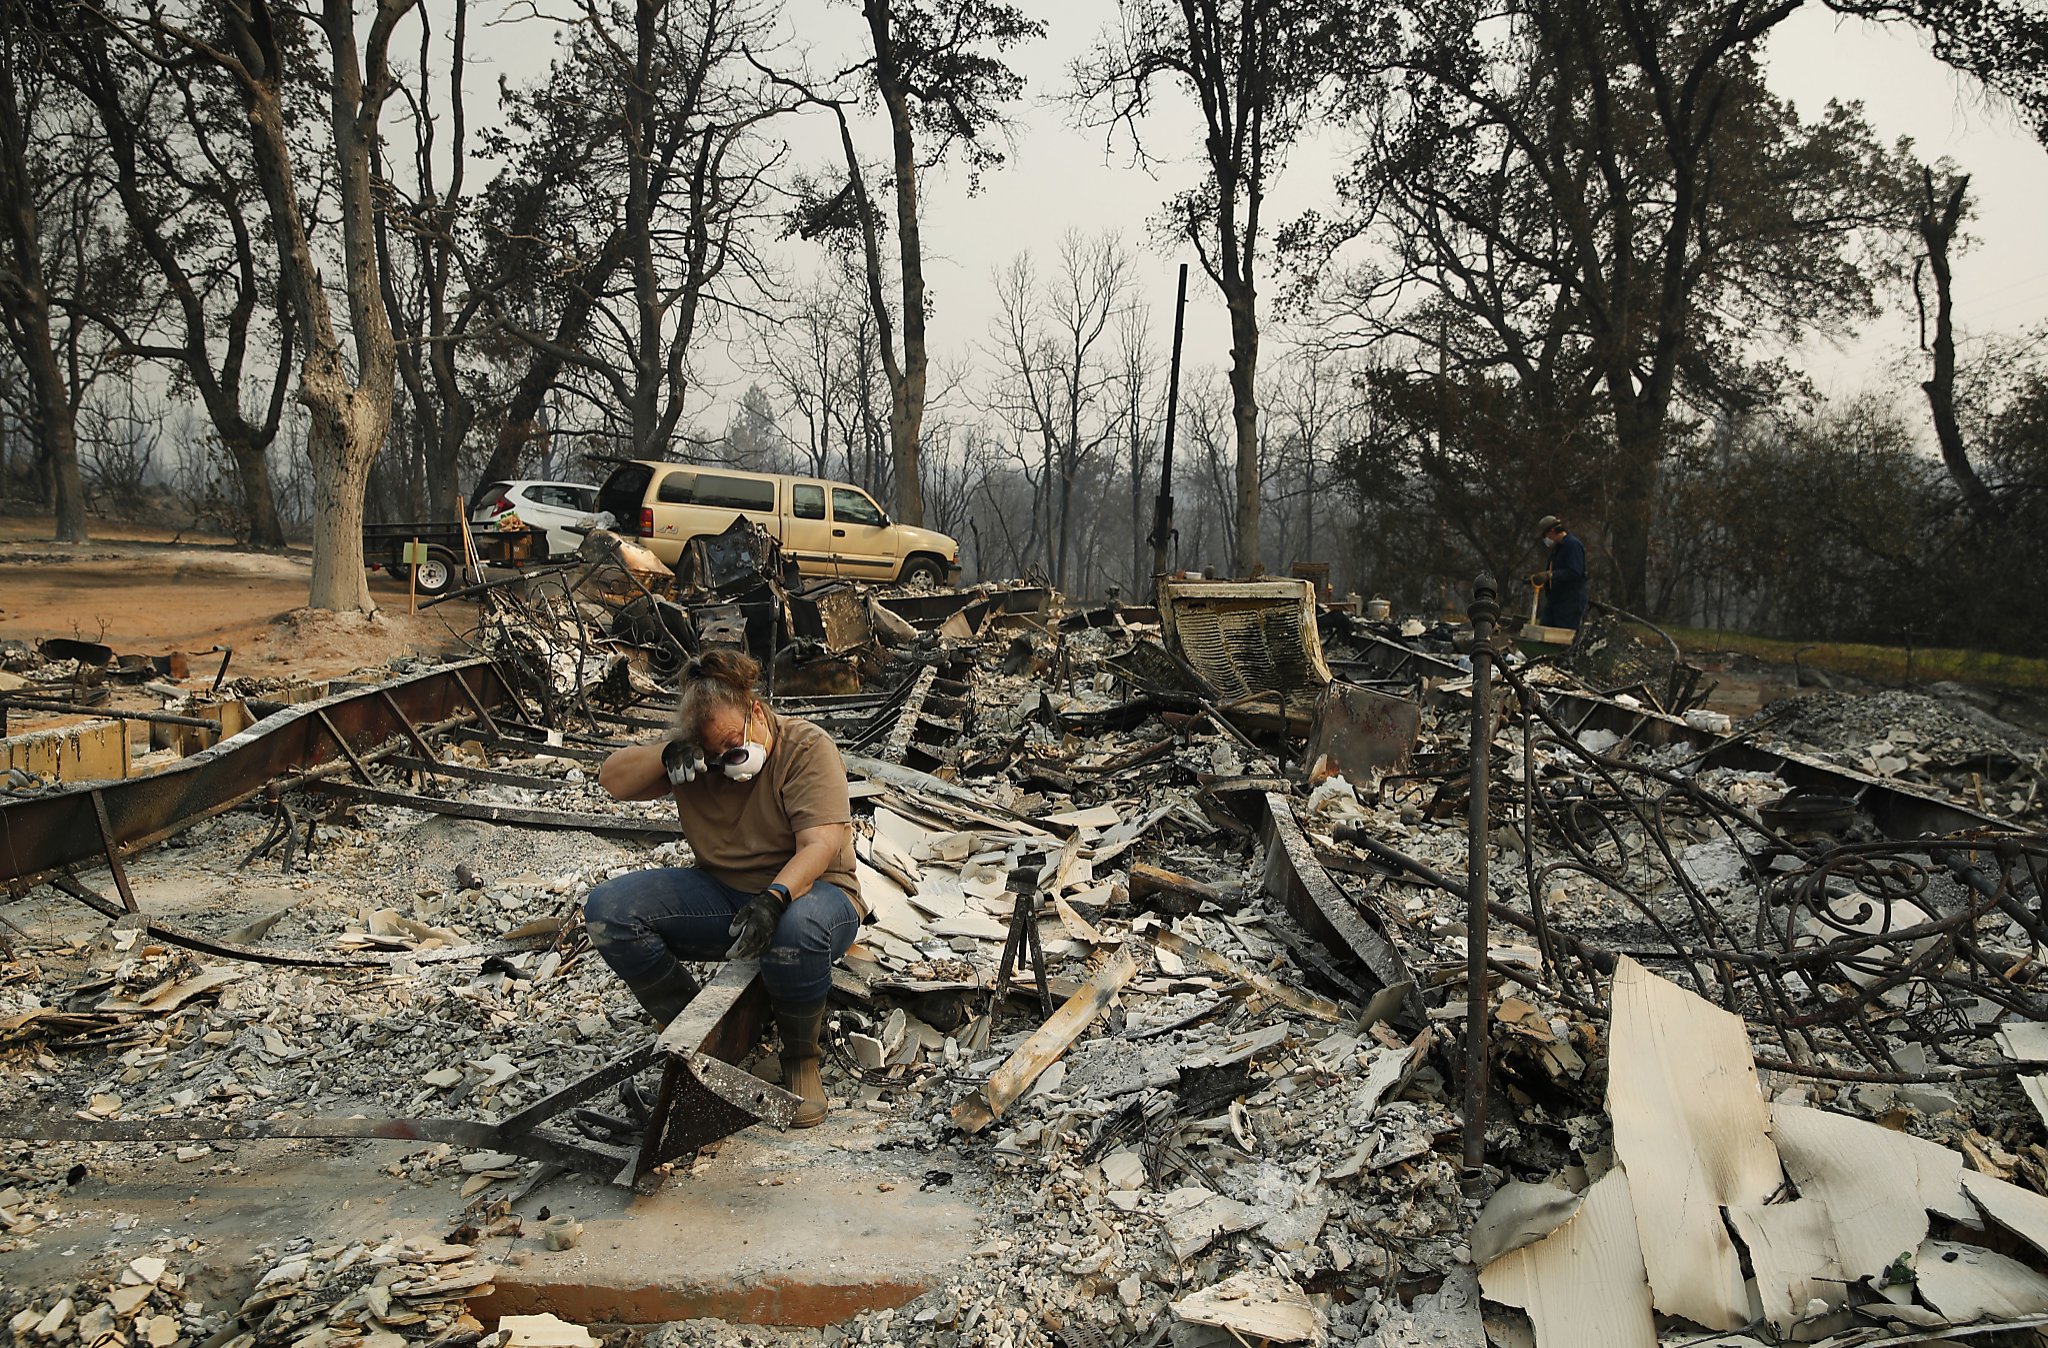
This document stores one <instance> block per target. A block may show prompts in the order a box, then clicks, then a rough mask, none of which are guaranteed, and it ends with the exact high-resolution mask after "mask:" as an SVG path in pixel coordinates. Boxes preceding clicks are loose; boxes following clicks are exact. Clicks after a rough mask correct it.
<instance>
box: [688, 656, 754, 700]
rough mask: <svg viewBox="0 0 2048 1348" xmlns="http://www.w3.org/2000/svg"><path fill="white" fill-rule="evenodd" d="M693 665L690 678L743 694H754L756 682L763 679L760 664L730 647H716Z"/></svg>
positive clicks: (698, 658)
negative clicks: (718, 684)
mask: <svg viewBox="0 0 2048 1348" xmlns="http://www.w3.org/2000/svg"><path fill="white" fill-rule="evenodd" d="M692 664H693V667H692V669H691V671H690V675H689V677H691V678H693V679H709V680H710V681H712V682H713V683H722V684H724V685H725V686H726V687H728V688H730V689H732V690H733V691H734V692H737V693H742V694H746V693H751V692H753V691H754V681H755V680H756V679H758V678H760V677H761V666H760V663H759V662H758V661H756V660H755V659H754V658H753V657H752V656H750V655H748V654H747V653H746V652H745V651H739V650H734V649H733V648H732V647H730V646H714V647H712V648H711V649H710V650H708V651H705V652H704V653H703V654H702V655H700V656H698V657H697V659H696V660H695V661H694V662H692Z"/></svg>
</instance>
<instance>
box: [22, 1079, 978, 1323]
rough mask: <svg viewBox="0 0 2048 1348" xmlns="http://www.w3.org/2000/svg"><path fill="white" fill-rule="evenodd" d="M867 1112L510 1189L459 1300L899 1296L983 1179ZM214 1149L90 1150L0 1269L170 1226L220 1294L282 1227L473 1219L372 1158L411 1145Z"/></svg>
mask: <svg viewBox="0 0 2048 1348" xmlns="http://www.w3.org/2000/svg"><path fill="white" fill-rule="evenodd" d="M878 1122H879V1121H878V1119H877V1117H876V1116H875V1115H872V1114H869V1113H866V1112H865V1111H862V1110H858V1109H840V1110H835V1111H834V1113H833V1114H832V1115H831V1116H830V1117H829V1118H828V1119H827V1120H826V1122H825V1123H824V1124H823V1125H821V1126H820V1127H818V1128H814V1129H811V1130H809V1131H807V1132H801V1133H798V1132H792V1133H788V1134H779V1133H776V1132H774V1131H772V1130H769V1129H754V1130H752V1131H750V1132H748V1133H742V1134H739V1135H738V1136H736V1137H732V1138H728V1139H726V1140H725V1141H724V1142H722V1143H720V1144H719V1145H718V1147H717V1148H716V1150H715V1152H713V1151H711V1149H707V1153H708V1154H701V1155H700V1156H699V1157H698V1159H697V1162H696V1165H695V1166H694V1167H693V1168H689V1169H679V1170H677V1171H676V1172H675V1173H672V1174H669V1175H667V1176H666V1177H665V1179H664V1180H663V1182H662V1184H661V1187H660V1188H659V1189H658V1190H657V1191H655V1192H654V1193H652V1194H644V1195H643V1194H636V1193H634V1192H632V1191H630V1190H627V1189H622V1188H619V1187H617V1186H613V1185H607V1184H603V1183H601V1182H598V1181H595V1180H590V1179H586V1178H583V1177H580V1176H567V1177H564V1178H561V1179H557V1180H554V1181H552V1182H550V1183H549V1184H547V1185H545V1186H543V1187H542V1188H540V1189H539V1190H538V1191H536V1192H535V1193H534V1194H533V1195H532V1196H531V1197H530V1198H528V1199H526V1200H525V1201H524V1202H523V1203H521V1205H520V1209H519V1210H520V1212H521V1213H522V1215H523V1216H524V1217H525V1218H526V1221H525V1230H526V1232H527V1234H526V1235H524V1236H522V1237H521V1238H519V1239H517V1240H506V1239H502V1238H500V1239H495V1240H486V1241H482V1242H479V1244H478V1255H479V1257H480V1258H482V1259H486V1260H490V1261H494V1262H496V1263H498V1264H499V1266H500V1267H499V1271H498V1276H497V1277H496V1278H495V1279H494V1282H495V1285H496V1288H497V1291H496V1293H495V1294H494V1295H492V1296H489V1297H486V1298H482V1299H480V1300H477V1301H474V1302H472V1303H471V1311H472V1313H474V1314H475V1315H477V1316H478V1318H480V1319H481V1320H483V1322H484V1323H485V1324H486V1325H491V1324H494V1323H495V1322H496V1317H498V1316H500V1315H507V1314H531V1313H534V1312H537V1311H552V1312H554V1313H555V1314H557V1315H559V1316H561V1317H562V1318H563V1319H566V1320H570V1321H573V1322H576V1323H579V1324H599V1323H613V1324H653V1323H659V1322H662V1321H668V1320H685V1319H696V1318H701V1317H713V1318H717V1319H721V1320H726V1321H729V1322H732V1323H743V1324H769V1325H791V1326H810V1327H818V1326H823V1325H829V1324H835V1323H838V1322H839V1321H842V1320H845V1319H846V1318H848V1317H849V1316H852V1315H855V1314H858V1313H859V1312H861V1311H864V1310H870V1309H882V1308H888V1307H894V1306H900V1305H902V1304H903V1303H905V1302H907V1301H909V1300H911V1299H912V1298H914V1297H916V1296H918V1295H919V1294H920V1293H922V1292H923V1291H925V1290H926V1289H927V1288H929V1287H930V1286H931V1285H933V1283H935V1282H937V1281H938V1280H940V1279H941V1278H942V1277H943V1276H944V1275H945V1274H947V1273H948V1272H949V1271H951V1270H952V1269H954V1268H956V1267H958V1266H959V1265H960V1264H961V1263H962V1262H964V1261H965V1260H966V1259H967V1257H968V1252H969V1251H970V1250H972V1249H973V1248H974V1246H975V1245H976V1244H977V1243H978V1242H979V1231H980V1227H981V1223H982V1216H983V1214H982V1210H981V1208H980V1207H979V1206H978V1203H977V1200H978V1199H979V1198H980V1197H981V1194H980V1193H979V1191H978V1189H977V1188H976V1187H975V1186H976V1184H977V1181H976V1180H975V1179H974V1177H973V1175H972V1173H971V1172H970V1170H969V1168H968V1167H967V1166H966V1165H965V1164H963V1163H962V1162H961V1161H960V1159H959V1157H958V1156H957V1154H956V1153H952V1152H950V1151H944V1150H942V1151H937V1152H923V1151H910V1150H907V1149H900V1148H897V1149H890V1150H885V1151H883V1150H876V1143H877V1142H878V1141H880V1137H879V1133H878ZM215 1145H216V1148H217V1151H216V1154H215V1157H214V1158H213V1163H211V1164H201V1165H198V1166H181V1165H177V1164H175V1163H171V1162H169V1161H168V1160H167V1158H166V1157H164V1156H163V1155H162V1154H161V1152H158V1151H157V1150H156V1149H154V1148H140V1147H121V1146H112V1145H108V1146H104V1147H99V1148H96V1149H95V1150H96V1155H95V1157H94V1159H93V1161H92V1162H91V1163H90V1164H89V1165H87V1166H86V1167H84V1169H85V1172H86V1173H85V1175H84V1177H83V1178H82V1179H81V1180H80V1181H79V1183H78V1184H77V1185H75V1186H73V1187H72V1188H71V1189H69V1190H67V1191H65V1192H64V1194H63V1197H62V1199H61V1200H59V1203H60V1206H61V1207H62V1208H63V1209H64V1210H65V1216H64V1218H63V1220H62V1221H60V1222H59V1223H57V1224H55V1225H52V1226H48V1227H45V1228H43V1229H42V1231H41V1232H40V1233H39V1235H38V1236H37V1238H36V1239H35V1240H33V1241H29V1242H23V1243H22V1245H21V1247H19V1248H16V1249H12V1250H6V1251H0V1282H5V1283H8V1284H10V1285H14V1286H20V1287H43V1286H56V1285H61V1284H63V1283H64V1282H66V1281H69V1280H72V1279H75V1278H77V1277H78V1276H80V1275H81V1273H83V1272H85V1271H87V1269H88V1266H97V1265H100V1264H104V1265H106V1267H107V1268H108V1269H113V1268H118V1267H119V1266H120V1264H122V1263H124V1262H125V1261H126V1260H127V1259H128V1258H129V1257H131V1256H132V1255H134V1254H136V1253H139V1252H143V1251H146V1250H150V1249H156V1250H165V1251H167V1250H168V1249H169V1247H168V1246H167V1245H166V1244H164V1242H166V1241H175V1242H177V1251H176V1253H174V1254H173V1263H174V1265H175V1266H176V1267H177V1269H178V1270H179V1272H180V1273H181V1274H182V1275H183V1276H184V1277H185V1278H186V1286H187V1289H188V1294H189V1295H192V1296H194V1297H196V1298H197V1299H199V1300H201V1301H202V1302H203V1303H204V1304H206V1305H207V1306H208V1307H209V1309H212V1308H220V1307H227V1308H232V1307H233V1306H235V1305H239V1304H240V1302H241V1300H242V1298H243V1297H244V1296H246V1295H247V1294H248V1292H249V1291H250V1289H251V1287H252V1286H253V1284H254V1281H255V1279H256V1277H257V1275H259V1274H260V1273H261V1272H262V1271H263V1268H264V1267H265V1265H264V1263H263V1261H261V1260H260V1259H259V1258H258V1257H257V1251H258V1249H259V1247H263V1246H273V1247H274V1246H280V1245H283V1244H284V1243H286V1242H288V1241H290V1240H292V1239H294V1238H297V1237H309V1238H310V1239H311V1240H312V1242H313V1244H314V1245H315V1246H316V1247H317V1246H324V1245H340V1244H345V1243H347V1242H349V1241H354V1240H370V1241H375V1240H380V1239H383V1238H385V1237H388V1236H392V1235H399V1236H404V1237H412V1238H420V1239H426V1240H434V1239H439V1238H441V1237H442V1236H444V1235H445V1234H446V1233H447V1232H449V1231H450V1230H452V1229H453V1228H454V1227H455V1226H456V1225H457V1224H459V1223H460V1222H462V1221H463V1220H464V1217H465V1209H468V1215H469V1216H472V1217H473V1216H474V1215H475V1208H474V1204H465V1202H464V1201H463V1200H462V1198H461V1197H460V1196H459V1194H458V1193H457V1192H456V1190H457V1187H458V1186H459V1184H460V1182H461V1179H462V1178H464V1177H463V1176H461V1175H459V1174H454V1173H452V1172H443V1177H440V1178H437V1180H436V1181H435V1182H433V1183H427V1184H420V1183H408V1182H405V1181H403V1180H400V1179H397V1178H394V1177H393V1175H392V1174H391V1173H390V1172H389V1171H387V1169H386V1167H390V1166H393V1165H394V1163H395V1162H397V1161H399V1160H400V1159H401V1158H403V1157H404V1156H406V1155H407V1154H408V1153H410V1152H416V1151H418V1150H419V1149H420V1144H417V1143H398V1142H367V1143H356V1142H307V1141H265V1142H239V1143H232V1144H222V1143H217V1144H215ZM168 1150H169V1148H168V1147H166V1148H163V1149H162V1152H168ZM955 1175H957V1176H958V1177H959V1178H958V1180H957V1182H956V1181H954V1180H953V1179H951V1178H950V1177H952V1176H955ZM938 1176H944V1177H946V1178H938ZM927 1186H929V1187H927ZM479 1201H481V1200H479ZM544 1210H545V1211H546V1212H547V1213H548V1215H550V1216H554V1217H562V1216H568V1217H573V1218H575V1219H576V1220H577V1221H579V1222H581V1223H582V1224H583V1228H584V1229H583V1235H582V1238H581V1240H580V1241H579V1243H578V1244H577V1245H576V1246H575V1248H573V1249H570V1250H566V1251H560V1252H551V1251H549V1250H548V1249H547V1246H546V1243H545V1241H544V1240H543V1239H542V1236H541V1226H542V1218H541V1215H540V1214H541V1213H542V1212H543V1211H544Z"/></svg>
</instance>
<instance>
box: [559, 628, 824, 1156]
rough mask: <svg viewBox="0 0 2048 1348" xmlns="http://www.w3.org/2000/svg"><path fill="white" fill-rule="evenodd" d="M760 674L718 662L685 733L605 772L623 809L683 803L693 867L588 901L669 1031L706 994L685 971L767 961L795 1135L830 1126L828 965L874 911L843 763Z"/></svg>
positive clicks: (588, 913)
mask: <svg viewBox="0 0 2048 1348" xmlns="http://www.w3.org/2000/svg"><path fill="white" fill-rule="evenodd" d="M759 674H760V666H758V665H757V664H756V663H755V662H754V661H753V660H751V659H749V658H748V657H747V656H745V655H742V654H740V653H739V652H737V651H729V650H714V651H711V652H709V653H708V654H706V655H705V656H704V657H703V658H702V659H701V660H698V661H696V662H695V663H694V664H693V665H691V666H689V667H688V668H687V669H686V670H685V672H684V677H683V686H682V695H681V700H680V702H679V704H678V707H677V715H676V728H675V730H674V731H673V733H671V734H670V736H669V737H668V738H667V739H665V740H662V741H659V742H657V743H653V744H639V745H634V746H632V747H631V748H626V749H620V750H619V751H617V752H616V753H614V754H612V755H611V757H609V758H607V759H606V760H605V762H604V766H603V767H602V768H601V769H599V771H598V778H597V780H598V784H599V785H601V786H602V787H604V789H605V790H606V791H608V792H610V793H611V794H612V795H613V796H614V797H616V798H618V799H619V800H655V799H658V798H660V797H662V796H673V797H674V799H675V802H676V813H677V815H678V816H679V817H680V818H681V819H682V825H683V837H684V838H685V839H686V840H687V841H688V842H689V844H690V850H691V851H692V852H693V853H695V856H696V865H694V866H664V867H656V868H653V869H649V870H644V871H635V872H633V873H632V874H629V875H620V876H615V877H613V878H612V879H610V880H607V881H605V882H604V883H603V884H601V885H599V886H598V887H597V888H595V889H593V890H591V891H590V896H589V898H587V899H586V900H584V904H583V915H584V921H585V923H586V925H587V927H588V929H589V932H590V941H591V944H592V945H593V946H595V947H596V948H597V953H598V954H599V955H600V956H601V957H602V958H603V959H604V962H605V963H606V964H608V965H610V966H611V970H612V972H613V973H615V974H617V975H618V976H619V977H620V978H622V979H624V980H625V983H626V986H627V987H628V988H630V989H632V992H633V995H634V997H636V998H637V999H638V1000H639V1002H640V1005H641V1006H642V1007H644V1008H646V1010H647V1013H648V1014H649V1015H650V1016H652V1017H653V1018H654V1020H655V1021H656V1022H657V1023H658V1024H661V1025H666V1024H668V1022H669V1021H671V1020H673V1019H674V1018H675V1017H676V1015H677V1013H679V1012H680V1011H681V1010H682V1009H683V1007H684V1006H685V1005H686V1004H688V1002H689V1000H690V999H691V998H692V997H694V996H696V994H697V982H696V980H695V979H694V978H692V977H691V976H690V971H689V970H688V969H686V968H685V967H684V966H683V963H682V961H684V960H711V959H718V958H720V957H721V956H722V957H724V958H726V959H755V958H758V959H759V960H760V961H761V981H762V982H763V983H764V984H765V985H766V986H767V989H768V996H769V1000H770V1002H771V1004H772V1005H773V1007H774V1011H775V1023H776V1027H777V1029H779V1030H780V1031H781V1034H782V1072H783V1082H784V1084H785V1085H786V1086H787V1087H788V1089H789V1090H790V1091H791V1092H793V1093H794V1094H796V1095H798V1096H801V1097H802V1099H803V1104H802V1105H801V1106H800V1107H799V1108H798V1110H797V1112H796V1117H795V1119H794V1120H793V1122H794V1123H795V1124H796V1126H797V1127H800V1128H808V1127H810V1126H812V1125H813V1124H815V1123H817V1122H818V1121H819V1120H821V1119H823V1118H824V1117H825V1088H824V1084H823V1082H822V1081H821V1080H820V1078H819V1075H818V1033H819V1030H820V1028H821V1026H822V1024H823V1021H824V1017H825V995H826V993H827V992H829V991H830V990H831V986H832V963H833V961H834V960H836V959H838V958H839V957H840V956H841V955H843V954H845V953H846V950H847V947H849V946H851V945H852V944H853V938H854V935H855V933H856V931H857V930H858V929H859V926H860V922H861V918H862V916H863V911H862V909H861V907H860V890H859V886H858V882H857V881H856V880H855V878H854V861H853V822H852V820H853V813H852V809H851V807H850V805H849V804H848V799H847V787H846V764H845V762H844V760H842V759H841V758H840V756H839V749H838V747H837V746H836V745H834V744H833V743H832V740H831V737H830V736H828V735H827V734H826V733H825V732H824V731H823V730H820V729H819V728H818V727H817V726H815V725H812V724H811V723H810V722H808V721H803V720H798V719H797V718H795V717H789V716H777V715H776V714H775V713H774V712H773V711H772V710H771V709H770V708H769V706H768V704H767V702H766V701H764V700H763V699H762V698H760V697H759V696H757V695H756V693H755V691H754V681H755V679H756V678H757V677H758V675H759Z"/></svg>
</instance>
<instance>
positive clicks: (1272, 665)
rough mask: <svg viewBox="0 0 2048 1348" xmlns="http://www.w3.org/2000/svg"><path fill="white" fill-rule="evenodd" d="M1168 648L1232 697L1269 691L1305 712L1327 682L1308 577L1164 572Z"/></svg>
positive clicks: (1163, 626)
mask: <svg viewBox="0 0 2048 1348" xmlns="http://www.w3.org/2000/svg"><path fill="white" fill-rule="evenodd" d="M1159 625H1160V633H1161V635H1162V636H1163V637H1164V638H1165V643H1166V649H1167V650H1168V651H1169V652H1171V653H1173V654H1175V655H1178V656H1179V657H1181V658H1182V659H1183V660H1185V661H1187V663H1188V664H1189V665H1190V666H1191V667H1192V668H1193V669H1194V670H1195V671H1196V672H1197V673H1199V674H1200V675H1201V676H1202V678H1203V679H1204V680H1206V681H1207V682H1208V683H1209V685H1210V686H1211V687H1213V688H1215V689H1216V690H1217V691H1218V692H1219V693H1221V694H1222V695H1223V696H1224V697H1225V698H1227V699H1230V700H1231V701H1233V702H1236V701H1248V700H1251V699H1253V698H1256V697H1258V696H1259V695H1261V694H1274V695H1278V697H1279V698H1280V699H1281V700H1282V701H1283V703H1284V704H1285V707H1286V709H1287V710H1288V712H1289V713H1290V714H1292V713H1298V714H1300V715H1301V716H1303V717H1306V716H1307V714H1308V712H1309V710H1310V708H1311V707H1312V706H1313V704H1314V701H1315V699H1316V697H1317V696H1318V695H1319V694H1321V692H1322V690H1323V688H1324V687H1325V686H1326V685H1328V683H1329V682H1330V677H1331V676H1330V666H1329V664H1328V663H1327V662H1326V661H1325V660H1324V659H1323V645H1322V638H1321V636H1320V635H1319V634H1318V633H1317V631H1316V608H1315V590H1314V587H1313V586H1311V585H1310V584H1309V583H1308V582H1307V581H1305V580H1258V581H1210V580H1169V581H1162V582H1160V585H1159Z"/></svg>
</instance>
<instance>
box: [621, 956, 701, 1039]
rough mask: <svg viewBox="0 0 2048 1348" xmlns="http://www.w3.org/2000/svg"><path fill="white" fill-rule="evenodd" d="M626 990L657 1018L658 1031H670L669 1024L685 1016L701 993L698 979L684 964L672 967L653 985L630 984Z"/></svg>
mask: <svg viewBox="0 0 2048 1348" xmlns="http://www.w3.org/2000/svg"><path fill="white" fill-rule="evenodd" d="M626 987H627V988H628V989H629V990H631V992H632V994H633V998H634V1000H636V1001H638V1002H639V1003H640V1009H641V1010H643V1011H645V1012H646V1013H647V1014H648V1015H649V1016H652V1017H653V1018H654V1026H655V1028H656V1029H658V1030H665V1029H667V1028H668V1023H669V1022H670V1021H672V1020H674V1019H675V1018H676V1017H677V1016H679V1015H681V1014H682V1013H683V1008H684V1007H686V1006H688V1005H689V1004H690V999H691V998H693V997H695V996H696V995H697V993H698V987H697V980H696V978H694V977H693V976H692V975H691V973H690V971H689V970H688V969H686V968H684V967H683V966H682V965H681V964H680V963H677V964H674V965H671V966H670V967H669V969H668V970H667V971H666V972H664V973H662V974H660V975H659V976H657V977H656V978H655V979H654V980H653V981H652V982H649V983H638V984H636V983H628V984H626Z"/></svg>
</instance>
